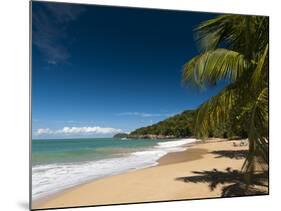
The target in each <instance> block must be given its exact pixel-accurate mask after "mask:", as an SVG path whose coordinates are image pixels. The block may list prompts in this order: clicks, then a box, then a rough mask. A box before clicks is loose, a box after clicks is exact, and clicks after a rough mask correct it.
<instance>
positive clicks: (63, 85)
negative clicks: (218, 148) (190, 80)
mask: <svg viewBox="0 0 281 211" xmlns="http://www.w3.org/2000/svg"><path fill="white" fill-rule="evenodd" d="M214 16H215V15H214V14H208V13H194V12H175V11H167V10H148V9H136V8H119V7H102V6H85V5H77V4H75V5H71V4H64V3H43V2H33V3H32V131H33V138H65V137H67V138H75V137H110V136H112V134H114V133H117V132H121V131H124V132H129V131H132V130H134V129H136V128H139V127H142V126H147V125H150V124H153V123H156V122H158V121H160V120H163V119H165V118H167V117H169V116H171V115H174V114H176V113H180V112H182V111H184V110H186V109H194V108H196V107H198V106H199V105H200V104H201V103H202V102H204V101H205V100H207V99H208V98H209V97H210V96H212V95H214V94H216V93H218V92H219V90H221V89H222V88H223V86H224V85H225V83H223V82H222V83H219V84H218V85H217V86H215V87H209V88H208V89H206V90H203V91H202V90H199V89H196V88H194V87H193V88H192V87H186V86H183V85H182V82H181V73H182V66H183V64H184V63H185V62H186V61H188V60H189V59H191V58H192V57H193V56H195V55H197V54H198V50H197V47H196V43H195V42H194V38H193V29H194V27H195V26H196V25H197V24H199V23H200V22H201V21H204V20H206V19H209V18H212V17H214Z"/></svg>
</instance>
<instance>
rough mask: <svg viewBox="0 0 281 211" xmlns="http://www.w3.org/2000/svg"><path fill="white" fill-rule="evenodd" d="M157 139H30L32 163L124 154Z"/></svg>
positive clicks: (79, 160)
mask: <svg viewBox="0 0 281 211" xmlns="http://www.w3.org/2000/svg"><path fill="white" fill-rule="evenodd" d="M158 142H159V140H154V139H138V140H121V139H114V138H89V139H49V140H41V139H40V140H33V141H32V165H33V166H35V165H42V164H52V163H70V162H72V163H73V162H82V161H93V160H99V159H105V158H112V157H118V156H122V155H125V154H126V153H129V152H136V151H139V150H141V149H144V148H147V147H152V146H155V145H157V143H158Z"/></svg>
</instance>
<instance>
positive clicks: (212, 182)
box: [176, 168, 268, 197]
mask: <svg viewBox="0 0 281 211" xmlns="http://www.w3.org/2000/svg"><path fill="white" fill-rule="evenodd" d="M193 173H194V174H197V175H196V176H189V177H179V178H176V180H179V181H183V182H187V183H190V182H192V183H209V188H210V190H211V191H213V190H214V189H215V188H216V187H217V186H218V185H219V184H222V185H224V184H226V186H224V187H223V188H222V194H221V196H222V197H231V196H246V195H264V194H267V193H268V191H267V185H266V184H267V176H268V175H267V173H258V174H255V175H253V176H252V178H251V182H250V183H246V182H245V175H244V174H242V173H241V172H240V171H237V170H231V168H227V169H226V171H218V170H217V169H213V170H212V171H194V172H193Z"/></svg>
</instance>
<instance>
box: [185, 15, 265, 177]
mask: <svg viewBox="0 0 281 211" xmlns="http://www.w3.org/2000/svg"><path fill="white" fill-rule="evenodd" d="M268 30H269V19H268V17H262V16H244V15H221V16H218V17H216V18H214V19H210V20H207V21H205V22H203V23H201V24H200V25H199V26H198V27H197V28H196V29H195V38H196V41H197V42H198V43H199V47H200V53H199V55H197V56H195V57H194V58H192V59H191V60H190V61H188V62H187V63H186V64H185V65H184V68H183V81H184V82H185V83H186V84H195V85H197V86H199V87H201V88H203V87H205V86H210V85H215V84H216V83H217V82H218V81H221V80H226V81H228V82H229V85H227V86H226V87H225V88H224V89H223V90H222V91H221V92H220V93H219V94H218V95H216V96H213V97H211V98H210V99H209V100H208V101H206V102H205V103H203V104H202V105H201V106H200V107H199V108H198V109H197V110H196V115H195V125H194V131H195V133H196V135H197V136H198V137H204V136H207V135H208V131H209V130H210V129H212V128H216V127H218V126H220V125H221V123H222V122H226V121H227V120H229V119H231V121H232V122H234V123H236V124H239V128H242V127H243V129H244V130H245V131H246V133H247V136H248V140H249V153H248V156H247V159H246V161H245V163H244V165H243V167H242V170H243V171H245V172H246V173H247V175H251V174H252V173H254V172H255V171H257V169H260V167H261V168H262V169H263V170H267V168H268V138H269V134H268V116H269V108H268V103H269V101H268V98H269V96H268V91H269V90H268V85H269V84H268V81H269V63H268V57H269V49H268V48H269V46H268V39H269V31H268ZM257 164H259V165H257Z"/></svg>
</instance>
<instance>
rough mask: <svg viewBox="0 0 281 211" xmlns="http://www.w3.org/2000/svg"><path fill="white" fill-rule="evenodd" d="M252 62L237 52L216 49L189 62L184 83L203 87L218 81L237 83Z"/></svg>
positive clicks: (185, 69) (185, 66) (185, 70)
mask: <svg viewBox="0 0 281 211" xmlns="http://www.w3.org/2000/svg"><path fill="white" fill-rule="evenodd" d="M250 65H251V64H250V62H249V61H248V60H247V59H246V58H245V57H244V55H243V54H240V53H238V52H235V51H231V50H227V49H216V50H210V51H206V52H204V53H202V54H201V55H199V56H196V57H194V58H193V59H192V60H190V61H189V62H187V63H186V64H185V65H184V67H183V81H184V82H185V83H187V84H190V83H194V84H196V85H199V86H201V87H203V86H204V85H205V84H206V83H208V84H215V83H216V82H217V81H218V80H222V79H226V80H230V81H232V82H233V81H235V80H237V79H238V78H239V77H241V76H242V75H243V72H244V71H245V70H247V69H248V68H249V66H250Z"/></svg>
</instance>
